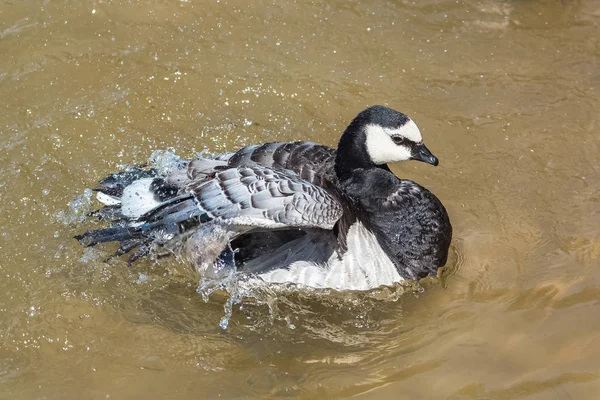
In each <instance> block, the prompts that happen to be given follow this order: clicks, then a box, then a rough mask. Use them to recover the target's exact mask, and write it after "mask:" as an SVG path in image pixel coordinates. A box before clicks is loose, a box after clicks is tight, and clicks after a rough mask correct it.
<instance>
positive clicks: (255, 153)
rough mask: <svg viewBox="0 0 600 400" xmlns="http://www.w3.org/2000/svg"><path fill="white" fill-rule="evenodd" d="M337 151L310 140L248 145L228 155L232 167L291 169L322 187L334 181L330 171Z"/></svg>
mask: <svg viewBox="0 0 600 400" xmlns="http://www.w3.org/2000/svg"><path fill="white" fill-rule="evenodd" d="M335 154H336V151H335V150H334V149H332V148H331V147H327V146H323V145H320V144H317V143H313V142H273V143H266V144H262V145H256V146H248V147H244V148H243V149H240V150H238V151H237V152H236V153H234V154H233V155H231V156H230V157H228V159H227V163H228V165H229V166H231V167H252V166H262V167H268V168H270V169H275V170H282V169H285V170H290V171H294V172H295V173H296V174H298V175H299V176H300V177H301V178H302V179H304V180H305V181H308V182H310V183H314V184H317V185H319V186H323V184H324V182H325V181H329V182H334V181H335V180H336V178H335V173H334V172H333V166H334V159H335Z"/></svg>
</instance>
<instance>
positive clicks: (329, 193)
mask: <svg viewBox="0 0 600 400" xmlns="http://www.w3.org/2000/svg"><path fill="white" fill-rule="evenodd" d="M408 160H418V161H422V162H425V163H428V164H431V165H434V166H437V165H438V159H437V158H436V157H435V156H434V155H433V154H432V153H431V152H430V151H429V149H428V148H427V147H426V146H425V144H424V143H423V139H422V136H421V132H420V131H419V128H418V127H417V125H416V124H415V123H414V122H413V120H411V119H410V118H409V117H408V116H406V115H405V114H403V113H401V112H398V111H395V110H393V109H391V108H388V107H385V106H373V107H370V108H367V109H365V110H364V111H362V112H360V113H359V114H358V115H357V116H356V118H354V120H352V122H351V123H350V125H348V127H347V128H346V130H345V131H344V132H343V134H342V136H341V138H340V141H339V145H338V147H337V150H335V149H333V148H330V147H327V146H324V145H320V144H317V143H313V142H274V143H266V144H261V145H254V146H249V147H244V148H242V149H240V150H238V151H237V152H232V153H226V154H221V155H217V156H213V157H206V158H197V159H193V160H183V159H178V160H177V162H175V163H174V165H172V166H171V167H170V169H169V170H168V171H166V172H165V171H162V172H159V171H157V170H156V169H144V168H141V167H130V168H127V169H125V170H124V171H120V172H117V173H114V174H112V175H110V176H109V177H107V178H105V179H104V180H102V181H101V182H100V183H99V185H98V187H96V188H95V189H94V190H95V191H96V193H97V199H98V200H99V201H100V202H101V203H103V204H104V207H103V208H101V209H99V210H97V211H96V212H93V213H91V215H94V216H96V217H98V218H100V219H103V220H107V221H109V222H110V225H109V226H108V227H106V228H102V229H96V230H89V231H87V232H85V233H83V234H81V235H78V236H76V239H77V240H79V242H80V243H81V244H83V245H86V246H94V245H96V244H98V243H103V242H112V241H118V242H119V248H118V250H117V251H116V253H115V255H116V256H120V255H123V254H126V253H130V254H131V256H130V258H129V262H130V263H131V262H134V261H135V260H137V259H139V258H140V257H144V256H147V255H149V254H157V255H162V254H173V253H174V254H179V255H183V256H185V257H186V259H187V260H188V261H189V263H190V264H191V266H192V268H194V269H195V270H197V271H198V272H199V273H200V274H201V275H202V276H203V277H204V278H210V279H221V278H222V277H224V276H230V275H229V274H232V273H233V274H238V273H243V274H250V275H251V276H253V277H258V278H260V280H262V281H264V282H266V283H279V284H281V283H286V284H287V283H291V284H296V285H300V286H307V287H312V288H329V289H335V290H340V291H343V290H370V289H373V288H376V287H379V286H384V285H385V286H391V285H393V284H395V283H397V282H402V281H403V280H408V279H412V280H418V279H421V278H423V277H426V276H428V275H434V274H436V271H437V270H438V269H439V268H440V267H442V266H444V265H445V263H446V261H447V257H448V250H449V246H450V242H451V238H452V226H451V224H450V220H449V218H448V213H447V212H446V209H445V208H444V206H443V205H442V203H441V202H440V200H439V199H438V198H437V197H436V196H435V195H434V194H433V193H431V192H430V191H429V190H428V189H426V188H424V187H423V186H421V185H419V184H417V183H415V182H413V181H411V180H408V179H401V178H398V177H397V176H396V175H394V173H392V172H391V170H390V169H389V167H388V165H387V164H388V163H392V162H398V161H408ZM134 250H135V251H134Z"/></svg>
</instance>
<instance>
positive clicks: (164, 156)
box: [148, 149, 187, 176]
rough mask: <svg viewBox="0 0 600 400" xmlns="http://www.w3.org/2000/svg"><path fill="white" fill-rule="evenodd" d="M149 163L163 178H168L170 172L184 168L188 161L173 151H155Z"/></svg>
mask: <svg viewBox="0 0 600 400" xmlns="http://www.w3.org/2000/svg"><path fill="white" fill-rule="evenodd" d="M148 163H149V164H150V165H152V166H153V167H154V168H155V169H156V170H157V171H158V174H159V175H161V176H166V175H167V174H168V173H169V171H173V170H176V169H181V168H184V167H185V166H186V165H187V161H185V160H184V159H182V158H181V157H179V156H178V155H177V154H175V152H174V151H173V150H172V149H169V150H155V151H154V152H152V154H151V155H150V157H149V158H148Z"/></svg>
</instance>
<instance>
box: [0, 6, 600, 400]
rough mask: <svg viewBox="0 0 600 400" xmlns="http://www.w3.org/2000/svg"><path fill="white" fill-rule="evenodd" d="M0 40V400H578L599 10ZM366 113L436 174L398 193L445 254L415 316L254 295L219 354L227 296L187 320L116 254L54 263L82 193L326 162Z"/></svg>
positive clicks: (290, 12) (590, 366)
mask: <svg viewBox="0 0 600 400" xmlns="http://www.w3.org/2000/svg"><path fill="white" fill-rule="evenodd" d="M0 15H1V16H2V18H0V45H1V46H2V49H3V50H4V52H3V54H4V55H5V56H4V57H0V91H1V93H2V95H3V99H5V100H4V101H3V102H2V106H1V107H2V120H1V122H2V123H1V125H0V126H1V127H2V134H1V135H0V147H1V149H2V151H0V207H1V209H0V210H1V212H0V248H1V249H2V254H3V257H2V262H0V273H1V275H2V279H1V280H0V327H1V328H0V385H1V387H2V391H1V392H2V393H3V394H4V396H6V397H7V398H11V399H13V398H14V399H20V398H23V399H25V398H26V399H29V398H41V397H44V398H49V399H54V398H56V399H58V398H61V399H62V398H82V397H83V398H107V397H112V398H157V399H162V398H192V397H193V398H198V396H200V397H203V398H215V397H218V396H221V397H222V398H240V397H242V398H248V397H251V398H254V397H263V398H264V397H274V396H291V397H300V398H331V397H334V398H339V397H349V396H356V397H359V398H378V399H381V398H393V399H396V398H398V397H400V398H410V399H415V398H423V399H429V398H452V399H479V398H490V399H515V398H523V399H525V398H527V399H547V398H557V399H568V398H576V399H584V398H590V399H595V398H596V397H597V393H598V391H599V390H600V380H599V378H600V363H599V362H598V359H600V358H599V355H600V354H599V353H600V346H599V345H598V343H600V340H599V339H600V337H599V334H598V332H600V320H599V319H598V318H594V317H593V316H595V315H597V314H598V307H600V292H599V291H598V289H597V288H598V285H599V284H600V273H599V272H598V271H599V269H598V267H599V266H600V265H599V264H600V263H599V258H600V229H599V228H598V227H599V226H600V197H599V195H598V182H599V178H600V167H599V166H598V162H597V158H598V156H597V155H598V153H599V151H600V140H599V136H598V129H599V128H600V127H599V125H598V110H599V109H600V98H599V96H598V93H597V92H598V87H599V86H600V72H599V71H600V68H599V65H600V62H599V60H600V34H599V33H600V27H599V25H600V6H599V5H598V3H597V2H595V1H566V2H565V1H563V2H544V1H526V2H525V1H496V0H493V1H492V0H485V1H482V2H476V1H470V0H467V1H460V2H455V1H440V0H436V1H425V2H414V3H411V2H399V1H380V0H375V1H368V2H343V1H334V2H303V1H298V2H295V3H289V4H288V3H280V4H279V3H277V4H263V3H261V2H255V1H239V0H232V1H230V0H227V1H224V0H221V1H219V2H208V1H200V0H198V1H196V0H190V1H145V2H127V3H126V2H92V3H88V2H75V3H72V2H65V1H56V2H33V1H23V2H6V1H5V2H0ZM372 104H387V105H389V106H392V107H394V108H396V109H399V110H401V111H403V112H405V113H407V114H409V115H410V116H411V117H412V118H413V119H415V121H417V123H418V124H419V126H420V128H421V130H422V131H423V133H424V135H425V136H426V138H427V142H428V144H429V147H430V148H431V150H432V151H433V152H434V153H435V154H436V155H437V156H438V157H439V158H440V161H441V165H440V166H439V167H437V168H431V167H429V166H426V165H417V164H415V163H404V164H401V165H395V166H393V167H392V168H393V170H394V171H395V173H396V174H398V175H399V176H402V177H406V178H410V179H414V180H416V181H417V182H419V183H421V184H423V185H424V186H426V187H428V188H430V189H431V190H432V191H434V192H435V193H436V194H437V195H438V197H439V198H440V199H441V200H442V201H443V202H444V204H445V205H446V207H447V208H448V211H449V213H450V217H451V219H452V222H453V225H454V228H455V229H454V231H455V240H454V242H453V245H452V254H451V259H450V262H449V265H448V267H446V268H444V269H443V270H442V271H440V273H439V274H438V277H436V278H430V279H427V280H424V281H422V282H420V286H421V287H422V288H423V290H416V288H414V287H413V288H403V287H400V286H399V287H396V288H388V289H381V290H379V291H375V292H373V293H364V294H356V293H353V294H348V293H336V292H319V293H313V292H309V291H306V292H302V291H301V292H298V291H294V290H289V289H285V288H284V289H283V292H282V291H278V292H274V289H272V288H265V289H264V292H261V293H258V294H256V295H254V296H252V297H250V298H244V299H242V298H243V297H244V296H241V297H240V298H239V299H238V301H237V302H236V303H235V304H234V305H233V312H232V314H231V317H230V319H229V320H228V327H227V329H226V330H223V329H221V328H220V327H219V322H220V321H222V318H223V316H224V315H226V314H225V311H224V306H225V305H226V304H227V303H226V302H227V299H228V296H226V295H224V294H223V293H222V292H220V291H217V292H215V293H213V294H212V295H211V296H210V298H209V300H208V302H205V301H204V299H203V296H202V295H201V294H200V293H198V289H199V286H198V282H197V277H195V276H194V275H193V274H192V273H191V272H190V271H189V270H188V268H187V267H186V266H185V265H183V264H182V263H179V262H178V261H177V260H174V259H169V258H164V259H160V260H144V261H142V262H139V263H136V264H135V265H133V266H131V267H127V266H126V262H125V261H123V260H118V259H112V260H109V261H107V262H104V260H105V259H106V258H107V257H108V256H109V255H110V254H111V250H113V251H114V248H112V247H111V246H110V245H107V246H103V247H99V248H97V249H87V250H84V249H82V248H81V247H79V245H78V244H77V242H76V241H75V240H73V239H72V236H73V235H75V234H76V233H79V232H81V231H82V230H83V229H86V228H92V227H95V226H96V225H95V224H98V223H97V222H94V221H85V222H82V221H81V217H82V216H83V215H84V214H85V210H87V209H88V207H92V208H93V207H94V204H95V203H94V202H93V201H92V200H93V199H91V198H90V193H89V192H87V191H86V188H90V187H91V186H92V185H93V184H94V183H95V182H96V181H97V180H98V179H100V178H102V177H104V176H105V175H106V174H108V173H110V172H112V171H114V170H116V169H118V168H121V167H123V166H125V165H131V164H136V163H139V162H141V161H143V160H147V159H148V157H149V156H151V155H152V154H153V152H154V151H156V150H164V149H172V150H173V151H175V152H176V153H177V154H178V155H180V156H181V157H185V158H189V157H192V156H194V155H195V154H197V153H198V152H202V151H205V152H223V151H230V150H234V149H237V148H239V147H242V146H244V145H248V144H252V143H258V142H264V141H271V140H280V141H285V140H312V141H318V142H321V143H323V144H327V145H332V146H334V145H335V144H336V141H337V139H338V137H339V136H340V134H341V132H342V130H343V129H344V128H345V126H346V124H347V123H348V122H349V120H350V119H351V118H352V117H353V116H354V115H356V113H357V112H358V111H359V110H361V109H363V108H365V107H366V106H368V105H372ZM154 154H155V156H156V157H159V156H160V155H161V154H162V155H165V154H166V153H154ZM163 161H168V160H166V159H164V160H163ZM98 226H99V225H98ZM0 397H2V396H0Z"/></svg>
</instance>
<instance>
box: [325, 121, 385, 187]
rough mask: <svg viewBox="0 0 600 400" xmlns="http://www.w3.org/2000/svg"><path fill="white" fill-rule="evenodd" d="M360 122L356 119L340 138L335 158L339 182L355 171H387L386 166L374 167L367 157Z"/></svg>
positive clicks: (363, 132) (364, 138)
mask: <svg viewBox="0 0 600 400" xmlns="http://www.w3.org/2000/svg"><path fill="white" fill-rule="evenodd" d="M362 122H363V121H360V120H359V118H356V119H355V120H354V121H352V123H351V124H350V125H349V126H348V128H346V131H344V134H343V135H342V137H341V138H340V142H339V144H338V148H337V154H336V156H335V173H336V175H337V177H338V179H339V180H341V181H343V180H345V179H347V178H349V177H350V176H351V175H352V172H353V171H354V170H356V169H368V168H382V169H385V170H387V171H389V168H388V166H387V165H386V164H383V165H376V164H375V163H373V161H372V160H371V157H369V153H368V152H367V144H366V143H367V137H366V133H365V130H364V129H363V126H364V124H363V123H362Z"/></svg>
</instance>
